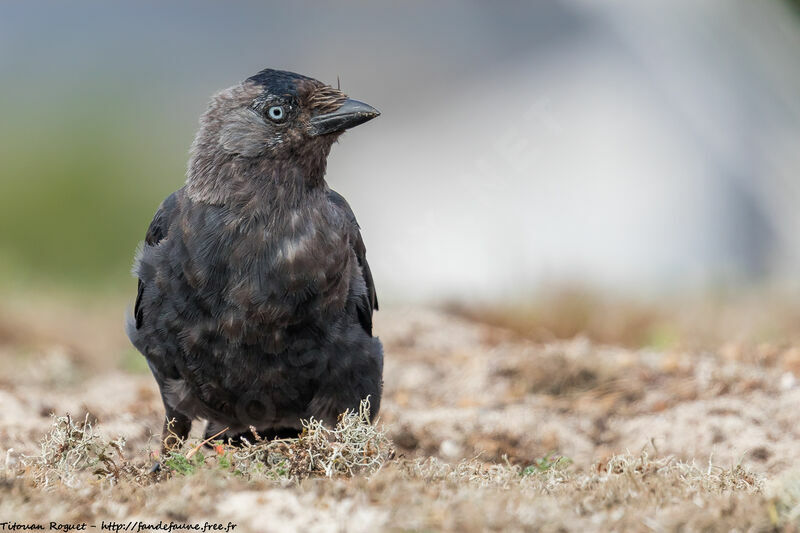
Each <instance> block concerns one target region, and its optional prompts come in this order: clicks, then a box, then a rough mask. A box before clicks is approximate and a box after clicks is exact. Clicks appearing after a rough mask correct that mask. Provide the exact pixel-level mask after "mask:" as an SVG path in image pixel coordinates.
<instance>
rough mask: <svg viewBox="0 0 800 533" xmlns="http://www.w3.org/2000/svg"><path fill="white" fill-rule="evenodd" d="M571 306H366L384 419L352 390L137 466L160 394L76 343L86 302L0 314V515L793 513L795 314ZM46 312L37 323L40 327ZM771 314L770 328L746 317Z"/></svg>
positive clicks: (765, 520)
mask: <svg viewBox="0 0 800 533" xmlns="http://www.w3.org/2000/svg"><path fill="white" fill-rule="evenodd" d="M578 300H579V299H578V298H577V296H576V297H573V299H572V300H571V301H565V302H562V303H560V304H558V303H554V304H553V314H552V315H548V314H547V313H546V312H545V311H544V310H540V311H537V314H536V315H535V316H536V317H539V318H535V319H532V318H531V317H533V316H534V315H533V314H529V315H524V316H523V315H513V318H514V319H515V320H516V321H517V324H519V325H518V326H515V325H513V324H509V323H506V322H505V318H502V317H501V318H497V317H496V318H495V319H493V320H487V319H486V318H485V316H481V314H482V313H484V312H485V311H482V312H481V313H477V312H475V311H471V312H470V313H465V312H460V313H459V314H457V315H453V314H452V313H442V312H438V311H434V310H429V309H419V308H408V309H395V310H392V309H388V310H384V311H382V312H381V313H379V314H378V316H377V317H376V318H377V321H376V330H377V331H378V332H379V333H380V335H381V338H382V340H383V342H384V345H385V347H386V353H387V359H386V369H385V380H386V386H385V387H386V388H385V393H384V398H383V402H382V410H381V419H382V422H381V423H380V424H377V425H370V424H368V423H367V420H368V415H367V412H368V411H367V409H368V406H367V405H364V406H362V409H361V410H360V411H359V412H357V413H348V414H346V415H345V416H343V417H342V418H341V419H340V420H339V422H338V424H337V425H336V427H332V428H329V427H325V426H323V425H320V424H319V423H317V422H315V421H313V420H310V421H308V422H306V424H305V426H304V427H305V430H304V432H303V433H302V435H300V436H299V438H297V439H286V440H278V441H270V442H268V441H263V440H261V439H260V438H259V437H258V436H257V435H256V436H254V437H253V439H251V441H250V442H248V443H246V444H245V446H243V447H239V448H234V447H231V446H228V445H224V444H222V443H219V442H215V443H212V447H200V448H199V451H197V452H195V453H192V450H194V449H195V447H196V446H197V445H198V444H199V443H200V442H201V438H200V437H199V435H201V434H202V429H203V428H202V427H197V428H195V433H193V434H192V437H191V438H190V439H189V441H188V442H186V443H184V445H183V447H182V448H180V449H179V450H177V451H176V452H175V453H173V454H171V455H170V456H168V457H164V458H161V459H162V463H163V464H164V467H163V468H162V471H161V472H160V473H159V474H155V475H153V474H150V473H149V470H150V466H151V465H152V463H153V460H154V459H153V457H152V456H151V453H152V452H151V450H152V449H154V448H156V447H157V443H158V436H157V435H153V434H152V432H153V431H158V430H159V429H160V427H161V417H162V416H163V410H162V407H161V406H160V398H159V396H158V392H157V389H156V388H155V385H154V383H153V381H152V378H151V377H150V376H149V375H147V374H143V373H138V372H134V371H132V370H126V371H122V370H121V369H122V368H124V369H134V368H135V367H136V365H129V364H127V363H126V361H128V359H130V357H131V356H130V352H129V350H128V347H127V344H126V343H125V342H124V338H120V339H118V340H115V338H116V337H115V336H114V335H111V334H107V336H106V337H107V338H106V339H105V340H104V341H103V342H104V343H105V344H104V346H108V347H109V348H108V350H107V351H105V349H104V350H99V349H97V348H96V347H91V346H89V344H90V343H89V341H88V340H87V339H88V338H89V337H87V333H86V332H87V331H91V330H92V329H93V328H94V329H102V328H105V327H107V323H106V320H107V318H105V317H103V318H98V319H97V321H96V322H95V321H94V319H92V318H90V316H89V315H86V314H84V316H83V319H82V321H83V322H84V325H83V326H82V327H81V328H78V329H77V330H76V331H75V332H74V333H71V332H70V331H69V328H66V327H65V326H64V324H68V323H69V313H67V314H64V315H63V316H61V315H59V313H60V311H53V310H51V311H49V312H47V313H42V314H41V318H42V321H40V322H39V323H38V324H37V326H36V328H35V330H34V329H33V328H29V329H27V330H24V334H18V332H19V331H22V330H20V329H18V328H17V324H20V323H23V322H25V321H27V320H28V318H29V314H28V313H29V312H30V309H24V310H23V311H22V312H21V313H20V314H19V315H18V316H16V318H13V319H12V320H10V321H9V322H7V323H5V325H4V318H3V317H7V316H10V315H13V314H14V313H13V312H12V311H11V310H9V309H5V310H1V311H3V312H0V354H2V370H4V375H3V376H0V405H1V406H2V408H1V409H0V521H2V520H7V519H10V520H17V521H28V522H40V523H46V522H48V521H50V520H61V521H69V522H74V523H77V522H81V521H86V522H89V523H94V524H99V523H100V521H102V520H106V521H108V520H118V521H123V520H125V521H127V520H131V519H141V520H145V521H147V522H150V523H153V522H157V521H158V520H165V521H175V522H178V523H197V522H202V521H204V520H210V521H216V522H226V521H233V522H235V523H237V524H239V528H238V529H237V531H259V532H263V531H298V532H299V531H331V532H333V531H356V532H359V531H363V532H372V531H465V532H472V531H608V530H613V531H679V530H680V531H730V530H737V531H797V530H798V529H800V475H798V473H797V470H796V464H797V463H798V462H800V429H798V428H797V424H796V416H795V414H794V413H795V412H796V406H797V405H798V403H800V383H799V382H798V380H797V379H796V377H795V376H798V375H800V342H796V340H795V337H794V335H795V333H796V331H797V329H798V328H797V325H795V326H794V327H795V328H796V329H795V330H792V329H791V326H790V323H791V321H792V320H794V319H795V317H797V316H800V315H798V314H796V313H795V312H794V311H791V312H790V311H788V310H785V311H781V308H780V306H776V305H766V304H765V305H764V306H762V307H761V308H758V309H757V308H755V307H753V306H751V305H750V304H749V303H746V304H743V306H742V307H741V308H739V311H737V308H736V307H731V308H725V309H723V310H722V311H720V312H718V311H719V309H717V310H715V311H714V312H708V317H707V319H706V320H702V317H703V313H702V312H700V311H697V310H696V309H695V310H691V309H689V308H687V309H686V310H684V314H680V313H678V314H675V313H673V312H672V311H670V310H669V309H666V308H658V309H646V308H643V309H639V308H638V307H636V306H631V307H626V305H625V304H620V305H614V304H613V303H612V302H608V303H603V304H602V305H599V304H596V303H591V302H590V303H588V304H587V303H585V302H584V303H580V302H579V301H578ZM594 301H595V302H597V301H604V300H602V299H599V298H598V299H596V300H594ZM576 302H577V303H576ZM559 305H560V306H561V307H560V308H559V307H558V306H559ZM576 308H577V309H578V311H569V310H570V309H573V310H574V309H576ZM559 309H562V310H559ZM626 309H628V310H626ZM768 310H769V311H768ZM74 312H76V313H77V311H74ZM571 313H573V314H572V315H571ZM51 314H52V315H54V316H56V315H58V316H57V322H58V326H57V327H55V328H53V331H54V332H55V333H52V332H51V333H48V335H45V336H41V337H37V336H36V335H38V334H37V333H36V332H37V331H39V330H46V329H47V324H46V320H47V319H46V317H47V316H49V315H51ZM105 314H110V312H108V313H105ZM465 314H470V316H471V317H472V318H470V319H466V318H464V316H465ZM603 315H605V316H603ZM684 315H685V316H684ZM553 316H555V317H556V318H553ZM637 316H638V318H637ZM772 318H774V321H773V320H772ZM531 320H534V322H535V323H534V322H531ZM548 320H550V321H552V323H551V324H548V323H547V321H548ZM768 323H772V325H773V326H774V328H775V329H773V330H772V332H769V331H768V330H767V329H766V327H765V326H762V325H759V324H768ZM93 324H94V326H93ZM531 324H533V326H531ZM615 324H618V325H619V326H617V325H615ZM636 324H639V325H640V326H641V328H644V329H645V330H647V331H649V332H650V333H647V334H646V335H640V333H641V332H637V327H638V326H636ZM798 324H800V322H798ZM526 328H527V329H526ZM559 328H561V329H559ZM700 329H704V330H705V331H707V333H704V334H702V335H701V334H695V333H692V332H693V331H694V330H700ZM550 330H552V331H559V332H560V333H558V334H553V333H552V331H550ZM531 331H534V332H535V331H538V332H540V333H541V336H539V334H531ZM548 331H549V332H548ZM575 331H578V335H577V336H575V337H570V335H571V333H572V332H575ZM653 331H656V332H659V333H658V334H651V333H652V332H653ZM545 332H548V333H545ZM775 332H778V333H775ZM71 335H73V336H74V338H73V337H71ZM562 335H564V336H565V337H566V340H560V337H561V336H562ZM603 335H605V337H603ZM642 339H644V340H642ZM648 339H649V340H648ZM601 341H602V342H601ZM115 354H116V355H115ZM100 358H105V359H103V360H102V361H101V360H100ZM136 361H138V359H137V360H136ZM51 412H57V413H65V412H69V413H72V414H73V415H75V416H51V415H50V413H51ZM395 449H396V450H397V452H395ZM628 450H632V451H628Z"/></svg>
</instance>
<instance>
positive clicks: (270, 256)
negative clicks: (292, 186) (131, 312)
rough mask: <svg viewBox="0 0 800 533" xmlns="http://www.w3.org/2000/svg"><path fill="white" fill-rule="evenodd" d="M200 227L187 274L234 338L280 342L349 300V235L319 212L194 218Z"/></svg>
mask: <svg viewBox="0 0 800 533" xmlns="http://www.w3.org/2000/svg"><path fill="white" fill-rule="evenodd" d="M212 220H213V218H212ZM192 233H193V235H192V238H191V239H188V241H189V242H192V243H195V244H194V245H193V246H194V249H190V250H188V252H189V253H188V258H187V260H186V261H185V262H184V265H183V269H184V274H185V277H186V279H187V280H188V282H189V283H190V284H191V285H192V286H193V288H194V290H195V291H196V293H197V295H198V296H199V297H200V299H201V300H202V301H203V305H202V306H201V307H204V308H206V309H209V310H213V311H212V314H213V316H211V317H209V320H210V324H209V327H215V328H216V330H217V331H219V332H221V333H222V334H223V335H225V336H226V337H228V338H229V339H232V340H235V341H237V342H242V343H248V344H249V343H253V342H258V343H263V342H269V343H271V344H272V345H273V348H274V349H275V350H277V349H278V348H279V347H280V346H281V345H282V344H284V343H285V342H286V341H287V336H289V335H290V334H289V333H288V332H289V331H290V330H291V328H293V327H297V326H301V325H306V324H314V323H315V322H319V321H325V320H326V317H329V316H330V315H332V314H335V313H337V312H340V311H341V310H342V309H343V308H344V306H345V304H346V301H347V294H348V291H349V283H350V278H351V276H350V273H351V269H352V263H353V261H354V257H353V253H352V251H351V246H350V243H349V240H348V236H347V234H346V233H344V231H343V229H342V227H341V226H340V225H337V224H336V223H335V221H333V223H332V221H330V220H328V219H327V218H326V217H324V216H320V215H319V214H318V213H314V212H313V211H312V212H297V211H294V212H290V213H287V214H286V215H285V216H284V217H282V218H281V219H280V220H277V221H276V220H265V221H256V222H252V221H250V222H249V223H247V224H239V225H236V224H212V225H209V227H205V228H203V227H198V226H192ZM184 241H185V242H186V241H187V239H185V240H184Z"/></svg>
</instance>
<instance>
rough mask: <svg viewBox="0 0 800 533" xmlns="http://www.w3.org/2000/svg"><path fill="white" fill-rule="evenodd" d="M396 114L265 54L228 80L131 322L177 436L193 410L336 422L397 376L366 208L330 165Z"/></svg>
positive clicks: (143, 260)
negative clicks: (354, 133)
mask: <svg viewBox="0 0 800 533" xmlns="http://www.w3.org/2000/svg"><path fill="white" fill-rule="evenodd" d="M378 115H380V113H379V112H378V110H376V109H375V108H373V107H372V106H370V105H368V104H365V103H363V102H360V101H358V100H354V99H351V98H349V97H348V96H347V95H345V94H344V93H343V92H342V91H341V90H340V89H338V88H333V87H331V86H330V85H326V84H324V83H322V82H320V81H318V80H316V79H313V78H310V77H307V76H303V75H300V74H296V73H293V72H288V71H283V70H274V69H264V70H262V71H260V72H258V73H257V74H255V75H253V76H250V77H249V78H247V79H246V80H244V81H243V82H240V83H237V84H236V85H233V86H232V87H229V88H227V89H224V90H222V91H219V92H217V93H216V94H215V95H213V96H212V98H211V101H210V103H209V104H208V107H207V110H206V111H205V113H204V114H203V115H202V116H201V118H200V126H199V129H198V131H197V134H196V136H195V138H194V141H193V143H192V145H191V149H190V157H189V163H188V170H187V174H186V182H185V184H184V186H183V187H181V188H180V189H179V190H177V191H175V192H174V193H172V194H171V195H170V196H169V197H167V198H166V199H165V200H164V201H163V203H162V204H161V205H160V207H159V208H158V210H157V212H156V214H155V216H154V218H153V220H152V222H151V223H150V225H149V227H148V229H147V233H146V236H145V239H144V243H143V244H141V245H140V248H139V249H138V251H137V254H136V256H135V259H134V267H133V273H134V275H135V277H137V278H138V290H137V295H136V301H135V304H134V307H133V313H128V318H127V320H126V331H127V334H128V337H129V338H130V340H131V342H132V344H133V345H134V346H135V347H136V348H137V349H138V350H139V351H140V352H141V353H142V354H143V355H144V357H145V358H146V360H147V364H148V366H149V368H150V370H151V372H152V374H153V377H154V378H155V381H156V383H157V384H158V388H159V392H160V395H161V399H162V401H163V404H164V410H165V414H166V416H165V420H164V426H163V430H162V437H161V438H162V440H161V448H162V452H166V451H171V450H173V449H175V448H176V447H177V446H179V445H180V443H182V442H184V441H185V440H186V439H187V437H188V435H189V432H190V430H191V427H192V423H193V421H196V420H205V421H206V429H205V437H206V439H210V438H212V437H217V436H219V438H220V440H223V441H225V440H227V441H228V442H231V443H236V442H239V443H241V439H242V438H245V436H246V435H252V433H253V431H257V433H256V434H257V435H259V438H285V437H291V436H297V434H298V433H299V432H300V431H301V430H302V422H301V421H302V420H304V419H309V418H312V417H313V418H314V419H317V420H320V421H322V422H324V423H326V424H335V423H336V421H337V418H338V416H339V415H340V414H341V413H343V412H344V411H346V410H351V411H353V410H358V408H359V406H360V404H361V402H362V400H368V401H369V403H370V417H371V421H374V418H375V416H376V414H377V413H378V411H379V409H380V400H381V394H382V389H383V346H382V344H381V342H380V339H379V338H377V337H375V336H373V323H372V318H373V312H374V311H376V310H377V309H378V299H377V295H376V291H375V284H374V281H373V277H372V272H371V271H370V267H369V263H367V258H366V248H365V245H364V241H363V239H362V236H361V231H360V227H359V225H358V222H357V220H356V217H355V215H354V214H353V210H352V209H351V207H350V205H349V204H348V202H347V201H346V200H345V199H344V197H343V196H341V195H340V194H339V193H337V192H335V191H334V190H332V189H331V188H330V187H329V186H328V184H327V182H326V180H325V173H326V166H327V157H328V154H329V152H330V150H331V147H332V146H333V144H334V143H335V142H337V140H338V138H339V137H340V135H341V134H342V133H343V132H344V131H345V130H348V129H350V128H353V127H355V126H358V125H360V124H363V123H365V122H367V121H369V120H371V119H373V118H375V117H377V116H378Z"/></svg>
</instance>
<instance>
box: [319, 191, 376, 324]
mask: <svg viewBox="0 0 800 533" xmlns="http://www.w3.org/2000/svg"><path fill="white" fill-rule="evenodd" d="M328 198H329V199H330V201H331V202H332V203H333V204H334V205H336V206H337V207H339V208H340V209H341V210H342V211H344V212H345V213H346V214H347V218H348V219H349V220H350V224H351V226H352V228H351V229H352V231H353V233H354V235H355V239H354V241H353V251H354V252H355V253H356V258H357V259H358V264H359V266H361V272H362V274H363V276H364V282H365V283H366V285H367V294H366V295H365V296H364V297H363V298H361V300H360V301H359V303H358V305H357V310H358V321H359V322H360V323H361V326H362V327H363V328H364V330H365V331H366V332H367V333H369V334H370V335H372V313H373V311H377V310H378V295H377V293H376V292H375V282H374V281H373V279H372V271H371V270H370V269H369V263H367V247H366V246H364V239H363V238H362V237H361V231H360V228H359V225H358V221H357V220H356V216H355V215H354V214H353V210H352V209H351V208H350V204H348V203H347V200H345V199H344V197H343V196H342V195H341V194H339V193H338V192H336V191H333V190H331V191H328Z"/></svg>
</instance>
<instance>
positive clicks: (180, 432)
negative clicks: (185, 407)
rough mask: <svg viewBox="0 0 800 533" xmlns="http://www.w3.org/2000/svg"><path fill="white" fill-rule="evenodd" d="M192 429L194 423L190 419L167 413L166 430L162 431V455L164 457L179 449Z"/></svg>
mask: <svg viewBox="0 0 800 533" xmlns="http://www.w3.org/2000/svg"><path fill="white" fill-rule="evenodd" d="M170 415H172V416H170ZM191 428H192V421H191V420H189V418H188V417H186V416H184V415H181V414H177V413H174V412H173V413H170V412H169V411H167V418H166V419H165V420H164V429H163V430H162V431H161V454H162V455H164V454H166V453H169V452H171V451H173V450H176V449H177V448H179V447H180V445H181V444H183V441H185V440H186V437H188V436H189V430H190V429H191Z"/></svg>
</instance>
